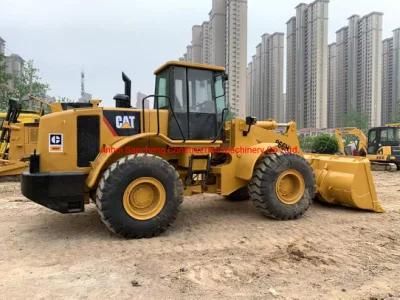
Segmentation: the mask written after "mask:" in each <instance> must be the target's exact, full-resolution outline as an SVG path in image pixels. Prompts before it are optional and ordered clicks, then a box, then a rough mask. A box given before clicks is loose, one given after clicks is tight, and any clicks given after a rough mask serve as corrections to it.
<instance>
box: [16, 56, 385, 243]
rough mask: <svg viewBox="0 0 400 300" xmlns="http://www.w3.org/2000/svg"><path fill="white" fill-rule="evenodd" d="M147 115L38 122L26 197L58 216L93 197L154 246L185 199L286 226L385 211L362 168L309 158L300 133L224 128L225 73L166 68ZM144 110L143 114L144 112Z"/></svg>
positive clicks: (121, 104)
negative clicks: (244, 202) (215, 199)
mask: <svg viewBox="0 0 400 300" xmlns="http://www.w3.org/2000/svg"><path fill="white" fill-rule="evenodd" d="M155 74H156V84H155V95H152V96H149V97H147V98H145V99H143V104H144V103H145V101H148V100H149V99H150V98H154V109H135V108H132V107H131V105H130V101H131V97H130V95H131V91H130V90H131V87H130V80H129V78H128V77H127V76H126V75H125V74H123V80H124V82H125V93H124V94H118V95H116V96H115V97H114V99H115V100H116V107H115V108H102V107H90V108H86V107H85V108H76V109H72V110H67V111H62V112H56V113H52V114H49V115H46V116H43V117H42V118H41V120H40V124H39V139H38V143H37V149H36V153H35V154H33V155H32V156H31V157H30V167H29V172H24V173H23V174H22V181H21V190H22V193H23V194H24V195H25V196H26V197H27V198H29V199H31V200H32V201H35V202H37V203H39V204H41V205H43V206H46V207H48V208H50V209H53V210H56V211H59V212H61V213H76V212H82V211H84V208H85V204H86V203H88V202H89V199H92V200H93V201H94V202H96V205H97V209H98V212H99V214H100V217H101V219H102V221H103V222H104V224H105V225H106V226H107V227H108V228H109V229H110V230H111V231H113V232H115V233H117V234H120V235H122V236H124V237H128V238H142V237H152V236H155V235H158V234H160V233H161V232H163V231H165V230H166V229H167V228H168V226H169V225H170V224H171V223H172V222H173V221H174V220H175V218H176V216H177V213H178V210H179V206H180V204H181V202H182V201H183V196H184V195H192V194H196V193H204V192H208V193H216V194H219V195H222V196H225V197H228V198H230V199H236V200H237V199H240V198H247V197H250V199H251V200H252V201H253V203H254V204H255V207H256V208H257V209H258V210H259V211H260V212H261V213H262V214H263V215H265V216H268V217H271V218H274V219H278V220H292V219H296V218H299V217H300V216H302V215H303V214H304V213H305V212H306V211H307V210H308V208H309V206H310V205H311V203H312V200H313V199H314V197H315V196H317V197H318V198H319V199H320V200H322V201H325V202H328V203H332V204H340V205H345V206H349V207H355V208H359V209H365V210H370V211H376V212H382V211H383V209H382V207H381V205H380V204H379V201H378V199H377V196H376V192H375V186H374V183H373V179H372V175H371V172H370V166H369V161H368V160H367V159H365V158H361V157H360V158H348V157H341V156H330V155H311V154H307V155H306V154H304V153H303V152H302V151H301V149H300V144H299V140H298V137H297V129H296V124H295V123H294V122H290V123H287V124H279V123H277V122H275V121H273V120H266V121H257V120H256V119H255V118H254V117H247V118H246V119H245V120H243V119H240V118H236V119H232V120H229V119H228V115H229V114H228V111H229V110H228V105H227V103H226V99H225V81H226V79H227V77H226V75H225V72H224V69H223V68H221V67H217V66H210V65H201V64H191V63H186V62H175V61H174V62H168V63H166V64H165V65H163V66H161V67H160V68H159V69H157V70H156V71H155ZM143 107H145V105H143Z"/></svg>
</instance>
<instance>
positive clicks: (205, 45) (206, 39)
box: [201, 22, 211, 64]
mask: <svg viewBox="0 0 400 300" xmlns="http://www.w3.org/2000/svg"><path fill="white" fill-rule="evenodd" d="M209 29H210V23H209V22H203V24H202V25H201V51H202V52H201V61H202V63H204V64H209V63H210V62H211V60H210V55H211V50H210V43H211V37H210V31H209Z"/></svg>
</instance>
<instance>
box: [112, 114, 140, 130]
mask: <svg viewBox="0 0 400 300" xmlns="http://www.w3.org/2000/svg"><path fill="white" fill-rule="evenodd" d="M115 127H117V128H118V129H134V128H135V116H116V117H115Z"/></svg>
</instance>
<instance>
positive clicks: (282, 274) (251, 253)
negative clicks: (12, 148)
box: [0, 172, 400, 299]
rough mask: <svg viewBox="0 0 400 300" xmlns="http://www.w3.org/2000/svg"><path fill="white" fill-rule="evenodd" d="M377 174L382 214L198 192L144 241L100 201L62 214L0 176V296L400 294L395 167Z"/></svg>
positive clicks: (399, 227) (398, 176) (354, 296)
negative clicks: (268, 214)
mask: <svg viewBox="0 0 400 300" xmlns="http://www.w3.org/2000/svg"><path fill="white" fill-rule="evenodd" d="M374 177H375V182H376V186H377V190H378V196H379V198H380V200H381V202H382V204H383V206H384V207H385V209H386V213H383V214H374V213H368V212H360V211H355V210H351V209H345V208H340V207H329V206H323V205H321V204H318V203H315V204H314V205H313V206H312V208H311V209H310V210H309V211H308V212H307V214H306V215H305V216H304V217H303V218H302V219H300V220H297V221H291V222H277V221H273V220H270V219H266V218H264V217H263V216H261V215H260V214H259V213H258V212H257V211H256V210H255V208H254V207H253V205H252V203H251V202H250V201H246V202H240V203H231V202H228V201H226V200H224V199H223V198H221V197H217V196H211V195H205V196H194V197H191V198H186V199H185V202H184V204H183V206H182V210H181V213H180V215H179V217H178V219H177V221H176V222H175V223H174V225H173V226H172V227H171V228H170V230H169V231H168V232H166V233H165V234H163V235H162V236H160V237H157V238H153V239H143V240H124V239H121V238H119V237H116V236H115V235H113V234H110V233H109V232H108V231H107V230H106V228H105V227H104V226H103V224H102V223H101V222H100V219H99V217H98V215H97V212H96V210H95V208H94V207H93V206H89V208H88V209H87V211H86V212H85V213H83V214H76V215H61V214H58V213H56V212H52V211H50V210H48V209H46V208H43V207H40V206H39V205H36V204H34V203H32V202H30V201H28V200H27V199H25V198H24V197H23V196H21V194H20V193H19V186H18V183H1V184H0V195H1V196H0V197H1V199H0V299H26V298H33V299H44V298H46V299H48V298H49V299H61V298H69V299H87V298H89V299H107V298H111V297H113V298H114V299H133V298H135V299H154V298H156V299H159V298H160V299H176V298H180V299H182V298H185V299H196V298H206V297H207V298H214V299H215V298H218V299H225V298H226V299H227V298H241V299H242V298H246V299H247V298H250V299H322V298H323V299H399V298H400V268H399V266H400V184H399V182H400V181H399V179H400V172H398V173H385V172H379V173H378V172H375V173H374Z"/></svg>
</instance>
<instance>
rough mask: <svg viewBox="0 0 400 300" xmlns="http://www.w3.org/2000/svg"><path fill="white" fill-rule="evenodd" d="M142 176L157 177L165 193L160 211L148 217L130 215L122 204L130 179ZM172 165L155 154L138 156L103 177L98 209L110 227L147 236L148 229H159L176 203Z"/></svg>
mask: <svg viewBox="0 0 400 300" xmlns="http://www.w3.org/2000/svg"><path fill="white" fill-rule="evenodd" d="M142 177H152V178H155V179H157V180H158V181H160V183H161V184H162V185H163V187H164V189H165V193H166V202H165V205H164V207H163V208H162V210H161V211H160V213H159V214H158V215H157V216H155V217H153V218H152V219H149V220H137V219H134V218H133V217H131V216H130V215H129V214H128V213H127V212H126V210H125V208H124V205H123V195H124V192H125V190H126V188H127V187H128V186H129V184H130V183H131V182H133V181H134V180H136V179H139V178H142ZM177 185H178V183H177V180H176V174H175V169H174V168H173V167H172V166H171V165H170V164H169V163H168V162H166V161H164V160H162V159H161V158H156V157H155V156H141V157H140V156H138V157H136V158H134V159H128V160H127V161H126V162H125V163H123V164H119V166H118V167H117V168H115V169H114V170H113V171H111V172H110V174H109V176H108V178H107V179H106V180H105V185H104V188H103V196H102V199H103V200H102V204H101V205H102V207H101V210H102V213H103V215H104V218H105V219H106V221H108V222H110V223H112V227H113V229H114V230H115V231H116V232H118V231H123V232H130V231H132V232H134V233H135V235H143V236H147V235H149V234H151V233H152V231H154V230H155V231H157V230H158V229H159V230H161V229H162V228H163V227H166V226H168V225H169V223H170V222H171V221H173V219H174V218H175V216H176V214H177V210H178V207H179V204H180V202H181V201H180V200H179V197H181V195H178V193H177V191H178V190H179V188H178V186H177Z"/></svg>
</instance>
